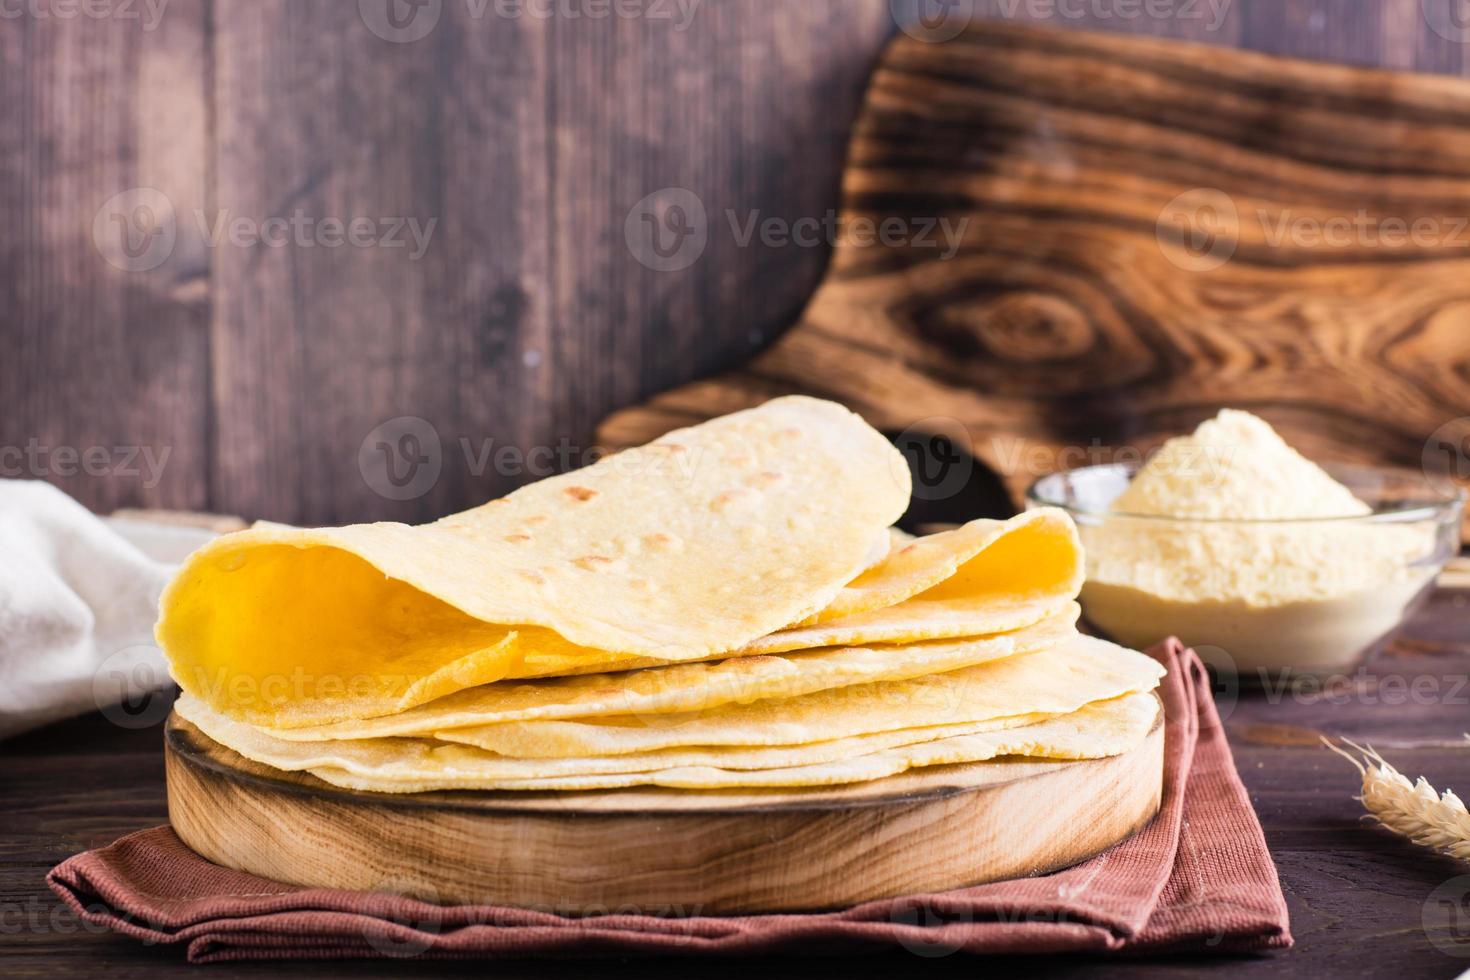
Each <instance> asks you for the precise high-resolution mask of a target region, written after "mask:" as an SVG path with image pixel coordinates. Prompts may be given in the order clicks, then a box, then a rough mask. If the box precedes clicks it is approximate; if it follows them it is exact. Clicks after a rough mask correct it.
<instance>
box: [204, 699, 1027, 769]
mask: <svg viewBox="0 0 1470 980" xmlns="http://www.w3.org/2000/svg"><path fill="white" fill-rule="evenodd" d="M176 708H177V710H178V713H179V715H180V717H182V718H184V719H185V720H187V721H189V722H190V723H191V724H193V725H194V726H195V727H196V728H198V729H199V730H200V731H202V732H203V733H204V734H205V735H208V736H209V737H210V738H212V739H213V740H214V741H216V742H218V743H220V744H221V745H224V746H227V747H229V748H230V749H231V750H233V751H235V752H238V753H239V754H240V755H242V756H244V757H245V758H247V759H250V760H253V761H255V762H259V763H262V764H264V765H268V766H271V767H273V768H276V769H282V770H286V771H288V772H300V771H302V770H307V769H318V768H333V769H341V770H343V771H345V772H349V773H352V774H354V775H358V776H370V777H373V778H377V779H389V780H409V779H424V778H428V777H430V776H434V777H440V776H452V777H454V778H474V779H496V780H522V779H545V778H549V777H563V776H594V775H609V774H614V773H629V772H650V771H653V770H659V769H677V768H685V767H688V766H709V767H714V768H719V769H778V768H786V767H790V766H796V765H814V764H818V763H824V762H835V761H838V760H841V759H849V758H852V757H854V756H859V755H867V754H869V753H872V752H876V751H880V750H882V749H889V748H893V747H895V746H899V745H909V744H914V743H918V742H931V741H934V740H935V739H940V738H951V737H954V736H956V735H975V734H979V733H981V732H990V731H999V730H1001V729H1005V728H1018V727H1020V726H1022V725H1034V724H1036V723H1037V722H1040V721H1045V720H1046V719H1047V717H1048V716H1047V715H1013V716H1010V717H1006V718H995V719H992V720H990V721H983V722H972V723H970V724H965V725H934V726H929V727H924V728H906V729H901V730H899V731H893V732H875V733H873V734H869V735H855V736H853V737H851V738H843V739H834V740H832V741H829V742H811V743H808V744H806V745H766V746H756V747H747V746H743V745H734V746H729V745H719V746H700V747H692V748H677V749H666V750H662V751H657V752H645V753H642V754H639V755H615V756H604V757H600V758H566V759H514V758H511V757H510V756H503V755H499V754H497V753H494V752H488V751H486V750H484V749H480V748H474V747H472V746H469V745H460V744H455V743H446V742H443V741H439V740H437V739H433V738H413V737H390V738H358V739H342V740H335V741H321V742H290V741H287V740H285V739H280V738H276V737H274V736H273V735H271V734H270V733H268V732H265V731H262V730H261V729H259V728H256V727H255V726H254V725H249V724H246V723H245V722H242V721H235V720H234V719H232V718H229V717H227V716H225V715H222V714H220V713H219V712H218V711H215V710H214V709H213V708H211V707H209V705H207V704H205V703H204V702H203V701H200V700H199V699H198V698H196V697H194V696H193V695H192V694H184V695H183V696H182V697H180V698H179V700H178V701H177V702H176Z"/></svg>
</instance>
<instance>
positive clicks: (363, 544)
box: [157, 397, 909, 727]
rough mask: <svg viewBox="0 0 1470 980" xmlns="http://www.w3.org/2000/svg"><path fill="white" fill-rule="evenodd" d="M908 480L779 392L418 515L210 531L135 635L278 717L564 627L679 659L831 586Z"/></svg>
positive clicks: (484, 674) (821, 406) (245, 715)
mask: <svg viewBox="0 0 1470 980" xmlns="http://www.w3.org/2000/svg"><path fill="white" fill-rule="evenodd" d="M908 497H909V482H908V470H907V467H906V466H905V464H904V463H903V461H902V457H900V456H899V455H898V453H897V451H896V450H894V449H893V447H892V446H891V445H889V443H888V442H887V440H885V439H884V438H883V437H882V436H881V435H880V434H879V433H878V432H876V431H875V430H873V429H872V428H871V427H869V426H868V425H867V424H866V423H865V422H863V421H862V420H861V419H860V418H858V416H856V415H854V414H853V413H852V412H849V411H848V410H847V409H845V408H842V407H841V406H839V405H836V404H833V403H831V402H824V401H820V400H817V399H812V398H802V397H792V398H780V399H776V400H774V401H771V402H768V403H766V404H765V405H762V406H760V407H759V408H755V409H751V410H749V411H745V412H738V413H736V414H734V415H728V416H725V417H723V418H719V419H715V420H713V421H710V422H707V423H705V424H703V425H700V426H695V427H693V428H690V429H683V430H680V431H677V432H672V433H670V434H668V435H666V436H664V437H662V438H660V439H658V440H655V441H654V442H653V443H650V444H649V445H647V446H644V447H641V448H639V449H633V450H629V451H627V452H624V453H620V454H617V455H615V456H611V457H607V458H605V459H603V460H600V461H599V462H597V463H596V464H594V465H592V466H589V467H587V468H586V469H582V470H578V471H576V472H573V473H569V474H566V475H564V476H558V477H553V478H551V479H548V480H543V481H541V482H539V483H536V484H532V485H531V486H528V487H525V488H524V489H522V490H519V491H517V492H516V493H513V494H511V495H510V496H508V497H504V498H502V499H500V500H496V501H491V502H490V503H488V504H485V505H484V506H481V507H477V508H475V509H473V510H470V511H466V512H464V513H462V514H455V515H452V516H450V517H446V518H444V519H443V520H440V521H436V522H435V523H433V524H429V525H425V526H423V527H408V526H406V525H402V524H386V523H385V524H367V525H353V526H350V527H342V528H323V529H316V530H305V529H292V528H280V527H259V528H252V529H250V530H247V531H241V532H238V533H236V534H231V535H226V536H224V537H222V538H219V539H217V540H216V541H214V542H212V543H211V544H209V545H206V546H205V547H204V548H201V549H200V550H199V551H197V552H195V553H194V555H193V556H191V558H190V559H189V561H188V562H187V563H186V564H185V565H184V567H183V568H182V569H181V570H180V571H179V573H178V575H177V576H176V578H175V579H174V580H173V582H172V583H171V584H170V586H169V587H168V589H167V590H166V592H165V593H164V596H163V600H162V603H161V616H160V621H159V624H158V629H157V636H158V640H159V643H160V645H161V646H162V647H163V649H164V651H165V653H166V654H167V655H168V658H169V661H170V664H171V667H172V671H173V674H174V677H175V679H176V680H177V681H178V682H179V684H180V686H182V687H183V688H184V689H185V690H186V691H188V692H190V693H191V694H194V695H195V696H197V697H199V698H200V699H201V700H203V701H205V702H206V703H208V704H210V705H211V706H213V707H214V708H216V709H217V710H219V711H221V712H223V713H225V714H227V715H231V716H233V717H236V718H241V719H245V720H249V721H252V722H254V723H257V724H263V725H275V726H280V727H292V726H299V725H310V724H321V723H326V722H332V721H340V720H343V719H347V718H365V717H373V716H376V715H383V714H389V713H392V712H396V711H402V710H404V709H405V708H408V707H412V706H413V705H415V704H421V703H423V702H426V701H430V700H432V699H434V698H437V697H441V696H443V695H445V694H449V693H452V692H453V691H457V690H461V689H463V688H466V687H472V686H475V685H477V684H484V683H488V682H491V681H496V680H500V679H502V678H505V677H509V676H514V675H515V673H516V671H517V669H518V668H520V667H521V665H522V663H523V661H524V659H525V657H526V656H527V654H528V653H529V652H532V651H536V650H542V649H556V648H557V647H558V645H563V646H564V645H565V644H567V643H570V644H575V645H577V646H580V647H585V648H588V649H589V650H590V651H616V652H617V653H618V654H620V655H621V656H623V657H625V658H626V657H627V656H629V655H634V656H642V657H652V658H656V659H659V660H684V659H698V658H702V657H708V656H711V655H714V654H719V653H722V652H727V651H731V650H735V649H738V648H740V647H743V646H745V645H747V644H749V643H750V642H752V641H753V640H756V639H758V638H760V637H762V636H765V635H766V634H768V633H771V632H774V631H775V630H778V629H781V628H782V627H784V626H787V625H789V624H791V623H793V622H797V621H799V620H802V619H805V618H807V617H810V616H812V615H814V614H815V613H817V612H818V611H819V610H821V609H822V608H824V607H825V606H827V605H828V604H829V603H831V602H832V600H833V599H834V598H835V597H836V596H837V594H838V593H839V592H840V591H841V589H842V588H843V586H844V585H845V584H846V583H847V582H850V581H852V579H853V578H855V577H856V576H857V575H858V574H859V573H861V572H862V571H863V570H864V569H865V568H868V566H869V565H870V564H871V562H872V560H873V557H874V542H875V541H877V540H879V539H881V538H884V537H886V536H887V533H888V532H887V528H888V526H889V525H891V524H892V523H893V521H895V520H896V519H897V518H898V516H899V515H900V514H901V513H902V512H903V510H904V508H905V507H906V506H907V504H908ZM604 659H605V658H604Z"/></svg>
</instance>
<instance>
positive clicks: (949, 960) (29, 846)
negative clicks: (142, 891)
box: [0, 577, 1470, 980]
mask: <svg viewBox="0 0 1470 980" xmlns="http://www.w3.org/2000/svg"><path fill="white" fill-rule="evenodd" d="M1450 582H1451V583H1452V586H1453V587H1449V588H1441V589H1440V590H1439V591H1438V592H1437V593H1436V594H1435V595H1434V596H1433V598H1432V599H1431V601H1430V603H1429V605H1428V607H1427V608H1426V609H1425V610H1424V611H1423V612H1421V613H1420V615H1419V616H1418V617H1416V619H1415V620H1414V622H1413V623H1412V624H1411V626H1410V628H1409V629H1408V630H1407V631H1406V633H1405V635H1404V636H1403V637H1402V638H1401V639H1400V640H1399V641H1398V642H1397V643H1396V644H1394V646H1393V647H1392V648H1391V649H1390V650H1388V651H1387V652H1386V653H1384V654H1383V655H1382V656H1380V657H1378V658H1377V659H1376V660H1375V661H1374V662H1373V663H1372V664H1371V665H1370V666H1369V667H1367V668H1364V670H1363V671H1362V672H1360V673H1355V674H1353V675H1351V676H1350V677H1348V678H1346V679H1344V680H1343V681H1342V682H1340V683H1338V684H1336V685H1334V686H1331V687H1329V688H1327V689H1325V690H1317V689H1315V688H1311V689H1307V688H1303V689H1299V690H1297V691H1295V692H1289V693H1282V692H1276V693H1274V694H1272V693H1269V692H1268V693H1265V694H1262V693H1254V694H1241V693H1238V692H1235V691H1231V690H1229V689H1226V688H1222V689H1221V690H1220V691H1219V692H1218V700H1219V701H1220V705H1221V710H1222V714H1223V715H1224V717H1225V719H1226V724H1227V727H1228V729H1229V733H1230V740H1231V744H1232V746H1233V747H1234V750H1235V754H1236V763H1237V765H1238V766H1239V768H1240V773H1241V776H1242V777H1243V778H1244V780H1245V784H1246V786H1247V787H1248V788H1249V789H1250V793H1251V799H1252V801H1253V802H1254V804H1255V806H1256V810H1257V812H1258V813H1259V814H1260V817H1261V822H1262V824H1263V825H1264V827H1265V830H1266V839H1267V841H1268V842H1269V843H1270V846H1271V852H1272V854H1273V855H1274V857H1275V859H1276V862H1277V865H1278V867H1279V868H1280V871H1281V879H1282V884H1283V886H1284V888H1285V890H1286V896H1287V900H1288V902H1289V903H1290V906H1291V916H1292V930H1293V932H1294V933H1295V934H1296V938H1297V945H1296V947H1295V948H1294V949H1292V950H1288V951H1285V952H1282V953H1277V954H1273V955H1270V956H1263V957H1232V958H1208V957H1192V958H1187V959H1179V958H1170V959H1157V960H1147V961H1135V960H1116V959H1114V960H1107V959H1099V958H1075V959H1074V958H1065V959H1058V958H1052V959H1046V960H1040V959H1036V960H1024V961H1018V960H1006V961H1003V963H1002V962H1001V961H996V960H989V961H985V962H984V963H978V962H977V961H975V960H973V959H971V958H967V957H964V956H960V955H951V956H943V957H932V958H924V959H921V958H919V957H918V956H916V955H914V954H911V953H906V952H896V953H894V954H892V955H888V956H872V955H868V956H863V957H861V958H854V959H852V960H839V961H822V962H819V963H808V964H806V965H807V966H816V967H817V968H818V969H821V970H823V971H824V972H828V973H830V974H833V975H844V976H847V975H861V976H866V975H873V976H884V977H889V976H893V975H894V973H895V971H904V972H915V973H917V972H919V971H923V972H925V973H932V974H934V975H936V976H960V975H963V976H974V974H975V971H976V970H979V969H985V970H992V969H995V968H996V967H997V966H1002V965H1003V966H1005V967H1012V968H1015V969H1017V970H1021V969H1024V970H1026V971H1027V972H1028V973H1030V974H1034V975H1047V976H1072V975H1076V976H1083V975H1086V976H1094V975H1100V976H1109V975H1117V976H1123V975H1129V976H1135V975H1142V976H1147V977H1155V976H1156V977H1180V976H1197V975H1206V974H1211V975H1216V976H1226V975H1228V976H1231V977H1236V976H1293V977H1294V976H1302V977H1323V976H1328V977H1334V978H1339V980H1340V978H1347V977H1381V976H1392V977H1395V978H1397V980H1411V978H1417V977H1454V976H1457V975H1459V974H1460V973H1461V972H1462V971H1465V970H1466V969H1470V878H1466V879H1465V880H1464V881H1459V882H1455V881H1453V879H1456V878H1457V877H1458V876H1460V875H1470V866H1466V865H1461V864H1457V863H1456V862H1454V861H1451V860H1449V859H1447V858H1441V857H1438V856H1435V855H1433V854H1431V853H1428V852H1426V851H1423V850H1421V849H1419V848H1416V847H1413V846H1411V845H1409V844H1406V843H1403V842H1401V841H1399V840H1398V839H1396V838H1394V837H1391V836H1390V835H1388V834H1387V833H1385V832H1383V831H1380V830H1377V829H1374V828H1371V827H1368V826H1365V825H1363V824H1362V823H1361V822H1360V821H1359V819H1358V815H1359V813H1360V808H1359V805H1358V804H1357V803H1356V802H1355V801H1354V800H1352V798H1351V797H1352V795H1353V794H1354V793H1355V791H1356V788H1357V781H1356V774H1355V773H1354V772H1353V770H1352V769H1351V767H1349V766H1348V765H1347V764H1346V763H1345V762H1344V761H1343V760H1342V759H1340V758H1338V757H1337V756H1335V755H1333V754H1331V753H1330V752H1328V751H1326V750H1325V749H1323V748H1322V747H1321V745H1320V744H1319V743H1318V735H1319V733H1323V734H1329V735H1345V736H1348V737H1350V738H1353V739H1357V740H1363V741H1368V742H1372V743H1373V745H1374V746H1376V747H1377V748H1378V749H1380V750H1381V751H1382V752H1383V754H1384V755H1385V756H1387V757H1388V759H1389V760H1390V761H1391V762H1393V763H1394V764H1395V765H1397V766H1398V767H1399V768H1400V769H1401V770H1402V771H1403V772H1404V773H1406V774H1407V775H1409V776H1410V777H1411V778H1412V777H1413V776H1417V775H1421V774H1422V775H1424V776H1425V777H1427V778H1428V779H1429V780H1430V781H1431V782H1432V783H1433V784H1434V785H1435V786H1436V787H1438V788H1440V789H1444V788H1447V787H1452V788H1456V789H1458V790H1460V791H1461V792H1467V793H1470V744H1467V743H1466V742H1465V741H1464V739H1463V738H1462V732H1464V731H1466V730H1467V729H1470V683H1467V680H1466V679H1467V675H1470V582H1466V581H1465V580H1464V579H1463V578H1459V577H1451V578H1450ZM160 729H161V726H159V725H152V726H149V727H145V728H140V729H127V728H121V727H118V726H116V725H114V724H112V723H111V722H109V721H108V720H107V719H105V718H104V717H103V716H102V715H100V714H97V715H91V716H88V717H84V718H79V719H76V720H74V721H69V722H64V723H62V724H58V725H55V726H52V727H50V728H46V729H44V730H41V731H38V732H34V733H31V734H28V735H25V736H22V737H20V738H17V739H14V740H12V741H10V742H6V743H3V744H0V801H3V808H4V809H3V812H4V818H3V821H0V974H3V975H5V976H6V977H12V978H21V977H63V976H65V977H72V976H106V977H109V978H114V980H121V978H125V977H135V976H136V977H149V978H152V977H167V976H178V975H183V974H184V973H185V971H187V970H189V969H190V967H188V966H187V965H186V964H185V962H184V958H183V950H182V949H179V948H176V947H152V948H149V947H145V946H142V945H140V944H138V943H137V942H134V941H133V940H130V939H124V938H121V937H118V936H114V935H111V934H108V933H104V932H101V931H98V930H96V929H94V928H92V927H88V926H85V925H83V924H82V923H80V922H79V921H78V920H76V919H75V918H74V917H73V916H72V915H70V914H69V913H67V912H66V911H65V910H64V909H63V908H62V907H61V905H60V904H59V903H58V902H57V901H56V900H55V898H53V896H52V895H51V893H50V892H49V891H48V890H47V889H46V887H45V884H44V882H43V878H44V876H45V874H46V871H47V869H49V868H50V867H51V866H52V865H54V864H56V863H57V862H58V861H61V860H62V859H63V858H65V857H67V856H68V855H70V854H73V853H75V852H77V851H80V850H83V849H85V848H89V847H96V846H99V845H102V844H105V843H107V842H109V841H111V840H113V839H114V838H116V837H118V836H119V835H121V834H125V833H128V832H130V831H133V830H138V829H141V828H144V827H150V826H153V825H155V824H159V823H162V822H164V820H165V805H164V784H163V756H162V752H161V747H160V739H161V730H160ZM1441 886H1444V887H1443V888H1441ZM1458 886H1464V887H1458ZM1436 888H1440V891H1439V892H1437V893H1436ZM1432 893H1433V894H1432ZM1446 895H1447V896H1448V897H1449V898H1450V900H1451V901H1450V902H1449V903H1448V904H1445V903H1443V902H1441V901H1439V899H1440V898H1442V897H1444V896H1446ZM1426 909H1427V910H1428V913H1429V917H1430V918H1431V919H1434V918H1437V919H1438V920H1439V921H1440V923H1441V925H1439V926H1437V927H1435V928H1433V929H1430V930H1426V928H1425V924H1424V923H1425V918H1426ZM1457 926H1458V928H1456V927H1457ZM790 965H794V964H790ZM691 968H693V969H696V970H698V972H699V973H700V975H701V976H704V977H724V976H731V977H741V978H744V977H746V976H747V975H748V974H749V973H750V972H751V971H752V970H766V969H773V968H777V966H776V964H771V963H769V962H767V963H764V964H758V963H755V962H752V961H749V960H722V961H705V962H702V963H700V964H699V965H698V966H695V967H691V964H689V963H687V962H678V961H669V962H662V961H661V962H640V961H627V960H621V961H614V962H610V963H607V964H604V965H602V966H599V967H598V972H599V974H600V975H601V976H603V977H605V978H608V980H611V978H615V977H622V976H637V977H659V976H671V977H672V976H675V975H682V974H685V973H687V971H689V970H690V969H691ZM797 968H800V967H797ZM199 969H201V970H206V972H207V975H208V976H210V977H214V978H225V977H236V976H272V977H284V976H297V975H301V976H331V975H335V974H339V973H347V972H350V973H351V974H353V975H356V976H361V977H390V976H392V977H398V976H434V975H480V974H484V973H485V972H487V970H489V971H493V972H494V974H495V975H497V976H502V977H517V976H528V977H530V976H535V977H538V978H549V977H561V976H580V975H583V974H584V973H585V972H586V967H585V965H582V966H579V965H576V964H553V963H545V962H539V963H524V964H496V965H494V966H490V967H487V965H486V964H484V963H469V964H440V963H429V962H420V963H412V962H407V961H402V960H395V961H387V962H377V963H370V962H353V963H338V964H331V963H323V964H312V963H305V964H268V963H267V964H252V965H228V964H223V965H217V966H211V967H208V968H199Z"/></svg>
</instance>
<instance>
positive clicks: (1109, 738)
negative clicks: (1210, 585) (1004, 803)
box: [310, 694, 1158, 793]
mask: <svg viewBox="0 0 1470 980" xmlns="http://www.w3.org/2000/svg"><path fill="white" fill-rule="evenodd" d="M1157 718H1158V701H1157V699H1156V698H1155V697H1154V696H1153V695H1152V694H1134V695H1130V696H1127V697H1123V698H1118V699H1115V700H1110V701H1103V702H1099V703H1096V704H1090V705H1087V706H1086V707H1084V708H1081V709H1080V710H1078V711H1076V712H1074V713H1071V714H1068V715H1063V716H1061V717H1056V718H1049V719H1046V720H1044V721H1040V722H1037V723H1035V724H1032V725H1027V726H1024V727H1017V728H1010V729H1004V730H1000V731H992V732H984V733H980V734H972V735H957V736H952V737H949V738H942V739H937V740H934V741H926V742H920V743H916V744H910V745H903V746H898V747H896V748H890V749H885V750H882V751H878V752H873V753H871V754H868V755H861V756H857V757H852V758H847V759H842V760H838V761H832V762H824V763H820V764H816V765H807V766H792V767H788V768H779V769H750V770H730V769H719V768H714V767H701V766H688V767H682V768H674V769H663V770H655V771H650V772H633V773H622V774H604V775H584V776H551V777H545V778H540V779H522V780H503V779H493V778H477V777H473V776H465V775H445V774H436V775H432V776H426V777H417V778H408V779H389V778H384V777H382V776H371V775H358V774H355V773H351V772H348V771H346V770H344V769H341V768H336V767H318V768H315V769H312V770H310V771H311V773H312V775H314V776H316V777H318V778H319V779H322V780H325V781H326V782H329V783H332V784H333V785H336V786H342V787H345V788H348V789H355V790H368V791H373V792H382V793H418V792H425V791H429V790H452V789H461V790H463V789H473V790H543V791H544V790H558V791H571V790H590V789H618V788H624V787H629V786H667V787H674V788H678V789H703V790H710V789H738V788H760V787H764V788H781V787H811V786H831V785H838V784H842V783H855V782H866V781H868V780H873V779H881V778H883V777H886V776H893V775H897V774H898V773H901V772H904V771H905V770H908V769H913V768H918V767H923V766H943V765H954V764H957V763H967V762H970V763H973V762H986V761H989V760H994V759H1000V758H1002V757H1027V758H1040V759H1098V758H1105V757H1108V756H1114V755H1121V754H1123V753H1125V752H1128V751H1131V750H1132V749H1135V748H1137V747H1138V746H1139V745H1141V744H1142V743H1143V740H1144V738H1146V737H1147V735H1148V733H1149V731H1150V730H1151V729H1152V728H1153V725H1154V722H1155V720H1156V719H1157ZM996 764H997V765H1003V764H1004V763H996Z"/></svg>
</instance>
